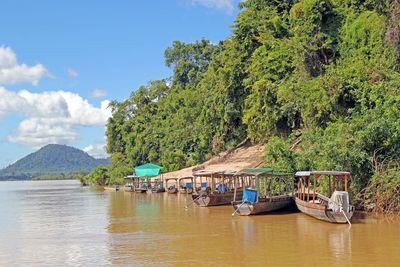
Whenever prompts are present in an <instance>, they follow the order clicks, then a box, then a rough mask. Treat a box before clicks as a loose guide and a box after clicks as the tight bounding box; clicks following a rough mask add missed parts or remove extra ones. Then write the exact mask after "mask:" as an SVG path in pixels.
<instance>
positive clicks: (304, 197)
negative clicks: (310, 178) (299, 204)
mask: <svg viewBox="0 0 400 267" xmlns="http://www.w3.org/2000/svg"><path fill="white" fill-rule="evenodd" d="M305 200H306V178H305V177H304V179H303V201H305Z"/></svg>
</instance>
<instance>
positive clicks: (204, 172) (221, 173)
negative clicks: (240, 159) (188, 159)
mask: <svg viewBox="0 0 400 267" xmlns="http://www.w3.org/2000/svg"><path fill="white" fill-rule="evenodd" d="M235 173H236V171H232V170H227V171H200V172H195V173H193V176H212V175H225V176H233V175H234V174H235Z"/></svg>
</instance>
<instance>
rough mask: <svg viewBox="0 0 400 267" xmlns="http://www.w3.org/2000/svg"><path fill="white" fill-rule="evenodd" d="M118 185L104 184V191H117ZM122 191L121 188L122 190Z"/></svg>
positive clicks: (118, 189)
mask: <svg viewBox="0 0 400 267" xmlns="http://www.w3.org/2000/svg"><path fill="white" fill-rule="evenodd" d="M120 189H121V188H120V187H119V185H115V186H105V187H104V190H106V191H114V192H117V191H120ZM122 191H123V190H122Z"/></svg>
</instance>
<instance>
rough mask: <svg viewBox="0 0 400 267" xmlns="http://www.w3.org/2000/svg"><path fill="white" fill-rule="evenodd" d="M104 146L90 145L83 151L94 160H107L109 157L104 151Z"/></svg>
mask: <svg viewBox="0 0 400 267" xmlns="http://www.w3.org/2000/svg"><path fill="white" fill-rule="evenodd" d="M105 147H106V144H96V145H90V146H87V147H85V148H84V149H83V151H85V152H86V153H88V154H89V155H90V156H92V157H94V158H97V159H99V158H107V157H108V156H109V155H108V154H107V153H106V150H105Z"/></svg>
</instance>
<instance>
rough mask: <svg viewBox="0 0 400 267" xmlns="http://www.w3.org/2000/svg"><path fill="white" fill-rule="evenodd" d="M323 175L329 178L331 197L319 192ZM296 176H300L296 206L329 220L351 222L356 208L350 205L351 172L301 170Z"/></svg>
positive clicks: (316, 216)
mask: <svg viewBox="0 0 400 267" xmlns="http://www.w3.org/2000/svg"><path fill="white" fill-rule="evenodd" d="M321 176H324V177H327V178H328V186H329V192H328V193H329V196H330V198H329V197H326V196H325V195H323V194H321V193H319V192H317V187H318V185H319V178H320V177H321ZM296 177H298V178H299V182H298V193H297V196H296V206H297V208H298V209H299V210H300V211H301V212H303V213H305V214H307V215H309V216H312V217H314V218H317V219H319V220H323V221H327V222H332V223H349V224H350V220H351V218H352V217H353V214H354V210H355V208H354V206H352V205H350V202H349V194H348V193H347V180H348V178H349V177H350V173H349V172H343V171H301V172H297V173H296ZM311 181H312V188H311V192H310V187H311ZM332 192H333V193H332Z"/></svg>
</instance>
